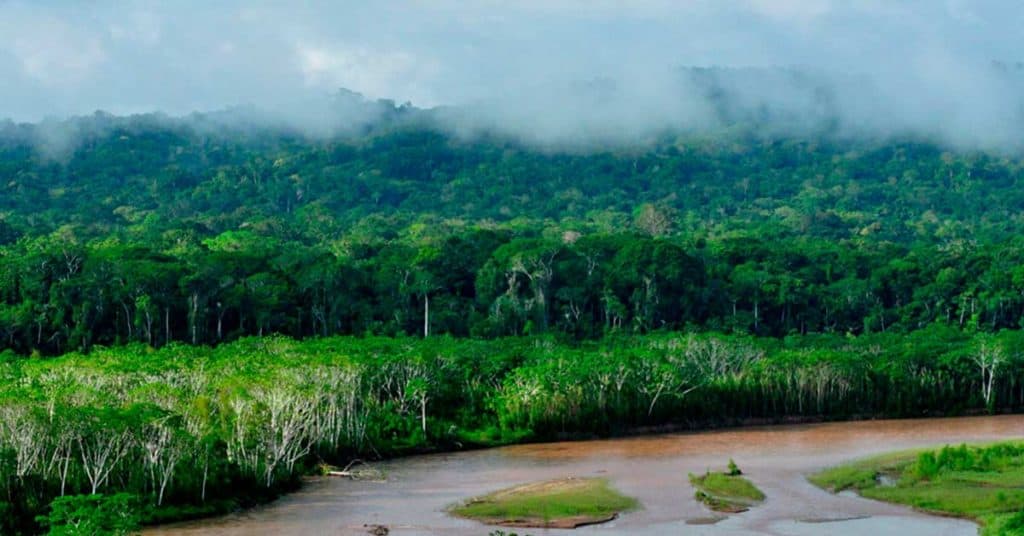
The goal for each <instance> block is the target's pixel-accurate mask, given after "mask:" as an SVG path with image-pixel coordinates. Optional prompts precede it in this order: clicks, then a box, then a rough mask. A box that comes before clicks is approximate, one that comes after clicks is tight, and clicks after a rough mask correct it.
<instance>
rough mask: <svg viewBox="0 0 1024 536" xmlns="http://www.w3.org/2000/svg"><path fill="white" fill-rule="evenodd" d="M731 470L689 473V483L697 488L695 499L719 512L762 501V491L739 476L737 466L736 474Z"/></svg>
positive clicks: (763, 497)
mask: <svg viewBox="0 0 1024 536" xmlns="http://www.w3.org/2000/svg"><path fill="white" fill-rule="evenodd" d="M730 462H731V460H730ZM731 465H733V466H735V464H731ZM732 472H733V471H732V470H731V468H730V472H727V473H715V472H711V471H708V472H707V473H705V474H703V475H694V474H690V484H692V485H693V487H695V488H697V492H696V494H695V496H696V498H697V500H698V501H701V502H703V503H704V504H706V505H707V506H708V507H709V508H711V509H712V510H715V511H720V512H739V511H742V510H746V509H748V508H750V507H751V506H754V505H756V504H758V503H760V502H762V501H764V499H765V496H764V492H762V491H761V490H760V489H758V488H757V486H755V485H754V484H753V483H751V482H750V481H749V480H747V479H746V478H743V477H742V476H739V474H740V471H739V470H738V468H737V470H736V471H735V472H736V474H731V473H732Z"/></svg>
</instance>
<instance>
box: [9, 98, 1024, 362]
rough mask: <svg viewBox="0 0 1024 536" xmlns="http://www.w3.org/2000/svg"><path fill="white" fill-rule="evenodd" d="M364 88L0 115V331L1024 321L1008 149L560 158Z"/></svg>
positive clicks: (151, 338) (75, 343)
mask: <svg viewBox="0 0 1024 536" xmlns="http://www.w3.org/2000/svg"><path fill="white" fill-rule="evenodd" d="M342 97H343V98H342V100H341V101H339V102H343V103H346V104H345V106H348V108H346V109H345V110H347V111H346V113H347V114H349V116H352V113H351V107H352V106H356V104H352V99H357V97H354V96H351V95H343V96H342ZM358 106H359V108H358V109H359V110H363V111H364V113H362V114H359V115H357V117H362V118H365V120H362V122H359V121H353V122H352V123H351V124H352V125H354V126H353V127H352V128H350V129H347V130H339V131H337V132H334V133H332V134H331V135H329V136H324V135H320V136H309V135H305V134H303V133H300V132H297V131H293V130H289V129H288V128H287V127H285V126H273V125H274V123H273V122H272V121H270V120H267V119H266V118H260V117H259V116H258V115H255V112H254V111H252V110H235V111H229V112H223V113H220V114H207V115H194V116H190V117H187V118H179V119H175V118H168V117H164V116H159V115H147V116H133V117H127V118H120V117H114V116H110V115H107V114H101V113H97V114H95V115H93V116H90V117H83V118H77V119H72V120H68V121H65V122H52V121H51V122H46V123H42V124H38V125H26V124H14V123H8V124H6V126H3V127H2V128H0V175H2V177H3V180H2V182H0V192H2V195H0V259H2V261H3V262H2V263H0V347H3V348H7V349H10V350H13V351H15V352H18V353H31V352H42V353H60V352H64V351H69V350H77V349H81V350H85V349H89V348H91V347H92V346H94V345H112V344H120V343H127V342H132V341H138V342H145V343H147V344H150V345H153V346H160V345H164V344H167V343H168V342H171V341H184V342H191V343H207V344H209V343H218V342H221V341H225V340H230V339H234V338H237V337H240V336H245V335H261V334H268V333H272V332H276V333H283V334H287V335H291V336H294V337H300V338H301V337H307V336H311V335H333V334H359V335H362V334H367V333H376V334H421V335H423V334H441V333H450V334H453V335H458V336H469V335H472V336H484V337H491V336H504V335H519V334H528V333H529V334H537V333H541V332H553V333H559V334H564V335H566V336H567V337H569V338H571V339H581V338H594V337H601V336H603V335H606V334H609V333H611V332H630V333H633V332H638V333H643V332H650V331H653V330H659V329H670V330H672V329H684V328H685V329H689V328H692V329H714V330H723V331H727V332H734V333H753V334H759V335H773V336H781V335H786V334H789V333H812V332H819V333H827V332H835V333H851V334H860V333H869V332H876V331H889V330H897V331H908V330H913V329H918V328H920V327H923V326H925V325H927V324H929V323H932V322H941V323H946V324H950V325H955V326H957V327H961V328H965V327H969V326H970V327H974V328H979V329H984V330H996V329H1000V328H1016V327H1019V323H1020V321H1021V318H1022V314H1024V269H1022V268H1020V266H1021V258H1022V255H1024V252H1022V250H1021V244H1022V243H1021V239H1020V237H1019V234H1020V233H1019V229H1020V228H1021V214H1022V212H1021V208H1022V207H1024V188H1021V180H1022V177H1024V175H1022V173H1021V161H1020V159H1019V158H1016V157H1013V156H1009V155H1003V154H992V153H984V152H963V151H956V150H951V149H947V148H944V147H942V146H940V145H936V144H932V143H926V142H918V141H911V140H899V139H887V140H885V141H865V140H863V139H861V140H859V141H857V140H851V139H843V138H840V137H838V136H835V137H830V136H828V135H821V136H817V137H815V138H813V139H809V138H801V137H776V136H768V135H764V134H759V133H758V128H757V124H756V123H743V124H740V123H733V124H732V126H730V127H729V128H725V129H722V130H721V131H719V132H717V133H716V134H708V133H704V134H700V135H698V134H696V133H690V134H676V135H671V136H670V135H665V136H663V137H661V138H659V139H655V140H648V141H645V142H643V143H639V142H638V144H637V145H636V146H633V147H625V148H624V147H604V148H602V147H600V146H595V147H591V148H589V149H586V150H583V149H580V148H576V149H572V150H561V151H556V150H551V149H547V150H545V149H539V148H536V147H534V146H531V145H529V144H524V143H519V142H515V141H512V140H509V139H505V138H501V137H497V136H488V135H480V136H476V137H465V136H462V135H459V134H456V133H452V132H451V131H450V130H448V129H446V128H444V126H443V125H444V122H443V121H441V120H440V119H438V116H437V114H439V113H441V112H439V111H437V110H419V109H416V108H411V107H409V106H395V105H394V103H391V102H386V101H382V102H374V103H369V102H363V101H358ZM243 118H248V120H243Z"/></svg>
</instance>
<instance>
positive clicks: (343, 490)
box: [146, 415, 1024, 536]
mask: <svg viewBox="0 0 1024 536" xmlns="http://www.w3.org/2000/svg"><path fill="white" fill-rule="evenodd" d="M1022 436H1024V416H1016V415H1014V416H997V417H966V418H958V419H926V420H899V421H861V422H845V423H824V424H809V425H787V426H776V427H759V428H745V429H734V430H720V431H711V432H699V433H681V434H666V435H658V436H648V437H637V438H626V439H613V440H602V441H582V442H567V443H550V444H538V445H519V446H514V447H506V448H500V449H492V450H484V451H476V452H464V453H454V454H437V455H430V456H419V457H415V458H408V459H403V460H394V461H391V462H387V463H383V464H379V465H378V467H379V468H381V469H383V470H384V471H385V473H386V475H387V481H386V482H365V481H350V480H346V479H331V478H318V479H313V480H312V481H311V482H310V483H309V484H308V485H307V486H306V487H304V488H303V489H302V490H300V491H298V492H296V493H294V494H292V495H289V496H287V497H284V498H283V499H281V500H279V501H277V502H275V503H273V504H270V505H267V506H265V507H262V508H258V509H256V510H252V511H249V512H244V513H240V514H235V515H231V516H226V517H222V518H216V519H210V520H202V521H196V522H189V523H182V524H177V525H169V526H164V527H155V528H151V529H148V530H147V531H146V534H149V535H181V536H208V535H227V536H233V535H237V536H262V535H267V536H270V535H279V534H295V535H300V534H301V535H306V534H330V535H356V534H363V535H364V534H367V532H366V529H365V528H364V527H365V526H372V525H382V526H386V527H388V528H389V531H390V534H393V535H419V534H454V535H466V536H471V535H472V536H480V535H482V534H486V533H487V532H488V529H487V527H486V526H483V525H481V524H479V523H477V522H475V521H470V520H465V519H459V518H456V517H453V516H450V515H448V514H447V513H446V511H445V510H446V509H447V508H448V507H450V506H451V505H453V504H456V503H458V502H460V501H463V500H465V499H467V498H469V497H474V496H478V495H483V494H486V493H489V492H492V491H494V490H497V489H501V488H506V487H511V486H514V485H517V484H522V483H524V482H531V481H540V480H550V479H552V478H564V477H588V476H600V477H602V478H607V479H608V480H609V481H610V482H611V483H612V485H614V486H615V487H616V488H617V489H618V490H620V491H621V492H622V493H624V494H625V495H628V496H631V497H636V498H637V499H638V500H639V501H640V504H641V509H640V510H637V511H635V512H628V513H625V514H623V515H621V516H619V517H618V518H616V519H614V520H612V521H610V522H608V523H604V524H600V525H590V526H584V527H580V528H577V529H575V530H574V531H573V532H572V533H571V534H573V535H576V534H581V535H585V534H590V533H594V534H608V535H619V534H621V535H627V534H658V535H660V534H687V535H707V536H724V535H729V536H731V535H748V534H772V535H779V536H803V535H820V534H825V533H827V534H830V535H837V536H845V535H851V536H852V535H861V534H872V535H873V536H885V535H893V536H925V535H928V536H973V535H975V534H976V530H977V527H976V526H975V525H974V524H973V523H971V522H968V521H963V520H958V519H949V518H940V517H932V516H928V515H925V514H922V513H918V512H913V511H911V510H908V509H906V508H904V507H900V506H895V505H889V504H885V503H880V502H875V501H870V500H867V499H862V498H859V497H856V496H851V495H848V494H841V495H832V494H829V493H827V492H825V491H822V490H820V489H818V488H816V487H814V486H813V485H811V484H810V483H809V482H807V480H806V478H805V477H806V475H807V474H809V473H811V472H814V471H815V470H817V469H821V468H823V467H827V466H830V465H835V464H838V463H840V462H843V461H846V460H849V459H852V458H857V457H861V456H867V455H871V454H878V453H882V452H886V451H890V450H897V449H904V448H912V447H920V446H928V445H937V444H944V443H961V442H970V441H993V440H999V439H1009V438H1019V437H1022ZM730 457H732V458H734V459H735V460H736V463H737V464H739V465H740V467H742V468H743V470H744V473H745V475H746V476H747V477H748V478H749V479H750V480H751V482H753V483H754V484H755V485H756V486H757V487H759V488H760V489H761V490H762V491H764V493H765V494H766V495H767V500H766V501H765V502H764V504H762V505H761V506H759V507H758V508H756V509H753V510H751V511H749V512H746V513H742V514H736V515H731V516H729V517H728V518H726V519H721V520H718V521H716V522H714V523H710V524H709V523H707V522H708V521H710V519H711V518H713V517H714V515H713V514H712V513H711V512H709V511H708V510H707V509H706V508H704V507H703V506H702V505H701V504H700V503H698V502H697V501H695V500H694V499H693V494H694V489H693V487H692V486H691V485H690V483H689V481H688V480H687V473H689V472H693V473H698V472H704V471H706V470H708V469H712V470H713V469H715V468H720V467H722V466H723V465H724V464H725V462H726V461H727V460H728V458H730ZM695 521H696V523H695ZM701 522H703V523H701ZM826 527H827V529H826ZM530 533H531V534H537V535H539V534H570V533H569V532H568V531H565V530H558V529H550V530H547V529H530Z"/></svg>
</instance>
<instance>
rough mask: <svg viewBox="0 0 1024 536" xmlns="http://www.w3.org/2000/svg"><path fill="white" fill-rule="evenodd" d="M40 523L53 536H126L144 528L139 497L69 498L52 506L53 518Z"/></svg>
mask: <svg viewBox="0 0 1024 536" xmlns="http://www.w3.org/2000/svg"><path fill="white" fill-rule="evenodd" d="M40 521H41V522H42V523H43V524H44V525H46V526H48V527H49V529H50V532H49V534H50V536H101V535H102V536H126V535H129V534H136V533H138V532H139V529H140V512H139V500H138V497H136V496H135V495H132V494H130V493H117V494H114V495H101V494H95V495H69V496H65V497H59V498H57V499H54V501H53V502H52V503H50V515H49V516H46V517H45V518H44V519H40Z"/></svg>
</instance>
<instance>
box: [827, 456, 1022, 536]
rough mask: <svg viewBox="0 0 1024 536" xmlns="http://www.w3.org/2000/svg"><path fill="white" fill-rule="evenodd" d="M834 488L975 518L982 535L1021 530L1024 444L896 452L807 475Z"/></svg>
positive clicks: (1010, 534)
mask: <svg viewBox="0 0 1024 536" xmlns="http://www.w3.org/2000/svg"><path fill="white" fill-rule="evenodd" d="M810 480H811V482H813V483H814V484H816V485H818V486H820V487H823V488H826V489H829V490H832V491H834V492H839V491H843V490H846V489H852V490H855V491H857V493H859V494H861V495H863V496H865V497H869V498H872V499H877V500H881V501H887V502H894V503H899V504H906V505H909V506H913V507H914V508H917V509H920V510H923V511H926V512H931V513H938V514H942V515H951V516H957V517H965V518H969V519H973V520H975V521H978V522H980V523H981V525H982V528H981V534H982V535H983V536H984V535H992V536H996V535H999V536H1014V535H1024V444H1022V443H1019V442H1013V443H998V444H994V445H982V446H968V445H960V446H959V447H951V446H945V447H943V448H941V449H939V450H924V451H913V452H900V453H895V454H888V455H883V456H877V457H872V458H868V459H865V460H860V461H856V462H852V463H849V464H846V465H842V466H839V467H834V468H831V469H827V470H825V471H822V472H820V473H817V474H815V475H812V476H811V477H810Z"/></svg>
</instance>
